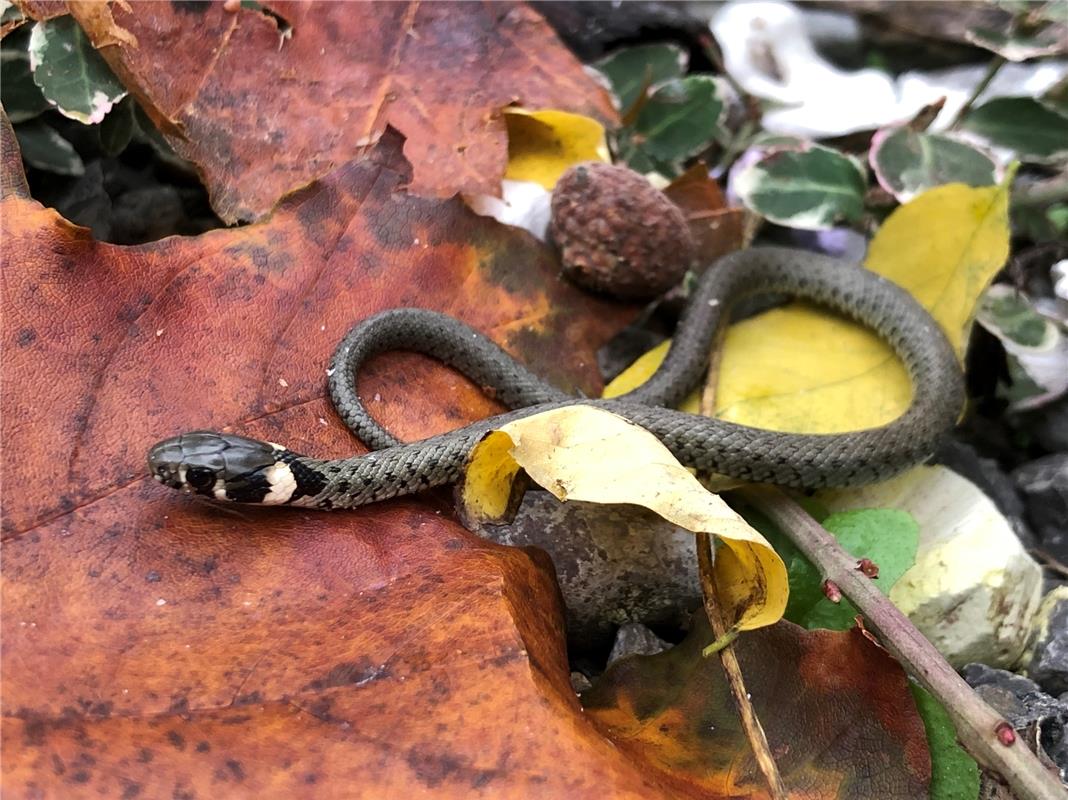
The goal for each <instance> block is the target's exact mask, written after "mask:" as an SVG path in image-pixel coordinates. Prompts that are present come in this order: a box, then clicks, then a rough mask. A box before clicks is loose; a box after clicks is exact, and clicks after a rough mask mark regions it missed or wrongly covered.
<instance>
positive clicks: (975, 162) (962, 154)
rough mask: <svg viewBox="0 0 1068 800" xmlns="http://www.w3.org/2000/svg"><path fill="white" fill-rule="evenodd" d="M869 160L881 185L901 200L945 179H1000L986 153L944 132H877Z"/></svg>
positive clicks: (983, 182)
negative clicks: (940, 133)
mask: <svg viewBox="0 0 1068 800" xmlns="http://www.w3.org/2000/svg"><path fill="white" fill-rule="evenodd" d="M868 160H869V162H870V163H871V167H872V169H873V170H874V171H875V177H876V179H877V180H878V181H879V185H880V186H882V187H883V188H884V189H886V190H887V191H888V192H890V193H891V194H892V195H894V197H896V198H897V199H898V201H899V202H902V203H906V202H908V201H909V200H911V199H912V198H913V197H915V196H916V195H918V194H920V193H921V192H923V191H926V190H927V189H931V188H933V187H935V186H941V185H943V184H946V183H964V184H967V185H968V186H992V185H994V184H995V183H997V167H996V165H995V164H994V160H993V159H992V158H990V157H989V156H988V155H986V154H985V153H982V152H980V151H979V150H977V149H975V148H974V147H970V146H968V145H966V144H962V143H960V142H956V141H954V140H953V139H949V138H947V137H945V136H939V135H938V134H933V133H922V132H919V131H914V130H912V129H910V128H897V129H892V130H882V131H879V132H878V133H876V134H875V136H874V137H873V138H872V147H871V151H870V152H869V153H868Z"/></svg>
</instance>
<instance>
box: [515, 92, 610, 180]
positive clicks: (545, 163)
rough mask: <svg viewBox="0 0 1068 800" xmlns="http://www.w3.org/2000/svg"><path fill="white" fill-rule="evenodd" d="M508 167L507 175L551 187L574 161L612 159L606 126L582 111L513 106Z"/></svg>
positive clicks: (575, 162)
mask: <svg viewBox="0 0 1068 800" xmlns="http://www.w3.org/2000/svg"><path fill="white" fill-rule="evenodd" d="M504 118H505V122H506V123H507V125H508V169H507V170H506V171H505V173H504V177H505V178H508V179H509V180H514V181H531V182H533V183H538V184H540V185H541V186H543V187H545V188H546V189H549V190H550V191H551V190H552V188H553V187H554V186H555V185H556V180H557V178H559V177H560V176H561V175H562V174H563V173H564V171H565V170H566V169H567V168H568V167H570V166H571V165H572V164H577V163H578V162H580V161H605V162H607V161H609V155H608V144H607V142H606V141H605V134H604V126H603V125H601V123H599V122H597V121H596V120H593V119H590V118H589V117H584V116H582V115H581V114H570V113H568V112H566V111H554V110H552V109H545V110H542V111H526V110H524V109H521V108H509V109H507V110H506V111H505V112H504Z"/></svg>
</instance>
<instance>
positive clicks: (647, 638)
mask: <svg viewBox="0 0 1068 800" xmlns="http://www.w3.org/2000/svg"><path fill="white" fill-rule="evenodd" d="M669 649H671V643H670V642H665V641H664V640H663V639H661V638H660V637H659V636H657V635H656V634H655V633H653V632H652V631H651V630H649V629H648V628H647V627H645V626H644V625H642V624H641V623H640V622H628V623H627V624H626V625H620V626H619V630H618V631H616V643H615V644H613V645H612V652H611V653H609V654H608V665H609V666H611V665H612V664H613V663H614V662H616V661H618V660H619V659H621V658H626V657H627V656H655V655H656V654H657V653H663V652H664V651H665V650H669Z"/></svg>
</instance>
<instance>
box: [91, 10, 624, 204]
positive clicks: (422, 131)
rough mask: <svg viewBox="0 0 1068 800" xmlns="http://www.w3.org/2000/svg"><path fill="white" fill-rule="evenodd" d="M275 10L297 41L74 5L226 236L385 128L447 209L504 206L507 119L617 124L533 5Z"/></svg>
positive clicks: (217, 16) (271, 30)
mask: <svg viewBox="0 0 1068 800" xmlns="http://www.w3.org/2000/svg"><path fill="white" fill-rule="evenodd" d="M263 5H264V7H265V8H266V9H268V10H270V11H273V12H275V13H277V14H279V15H280V16H281V17H283V18H284V19H285V20H286V21H287V22H288V23H289V24H290V25H292V28H293V32H292V36H291V37H290V38H287V39H282V38H281V37H280V35H279V29H278V24H277V22H276V21H275V19H273V18H272V17H270V16H267V15H266V14H264V13H262V12H260V11H256V10H251V9H244V8H242V9H240V10H239V11H237V12H236V13H230V12H227V11H225V10H224V9H223V5H222V3H211V4H207V3H131V4H129V5H127V4H125V3H112V4H103V3H98V2H86V1H82V0H75V1H73V2H71V3H70V8H71V13H72V14H73V15H74V16H75V17H76V18H77V19H78V21H79V23H80V24H81V25H82V27H83V28H84V29H85V31H86V33H87V34H88V36H89V38H90V39H91V40H92V41H93V43H94V44H95V45H96V46H97V47H99V48H101V51H100V52H101V54H102V55H103V56H104V57H105V58H106V59H107V61H108V62H109V63H110V64H111V67H112V68H113V69H114V70H115V72H116V74H117V75H118V76H119V77H120V79H121V80H122V81H123V83H124V84H126V86H127V87H128V88H129V89H130V91H131V92H132V93H133V94H134V95H135V96H136V97H137V99H138V101H139V102H140V103H141V105H142V107H143V108H144V109H145V110H146V111H147V112H148V114H149V115H150V116H151V117H152V118H153V120H154V121H155V122H156V124H157V126H158V127H159V128H160V129H161V130H162V131H163V132H164V134H165V135H167V137H168V139H169V140H170V142H171V144H172V145H173V146H174V148H175V150H177V151H178V152H179V153H180V154H181V155H183V156H185V157H186V158H188V159H189V160H190V161H192V162H193V163H195V164H197V165H198V167H199V168H200V170H201V172H202V174H203V177H204V182H205V184H206V185H207V186H208V189H209V191H210V193H211V197H212V204H213V205H214V207H215V210H216V212H217V213H218V214H219V216H221V217H222V218H223V219H224V220H226V221H228V222H234V221H237V220H240V219H257V218H259V217H261V216H262V215H263V214H265V213H266V212H267V211H269V210H270V209H271V208H272V207H273V206H274V204H275V203H276V202H277V200H278V198H280V197H281V196H282V195H284V194H285V193H286V192H289V191H292V190H293V189H296V188H298V187H300V186H302V185H304V184H306V183H308V182H309V181H311V180H314V179H315V178H318V177H320V176H322V175H325V174H326V173H328V172H330V171H331V170H332V169H334V168H335V167H337V166H339V165H341V164H343V163H345V162H346V161H348V160H349V159H351V158H353V157H355V156H356V155H357V154H359V153H360V151H361V148H363V147H365V146H366V144H367V143H368V142H370V141H372V140H373V139H374V138H375V137H377V136H379V135H381V133H382V132H383V131H384V130H385V129H386V126H387V125H391V126H392V127H394V128H396V129H397V130H399V131H400V132H401V133H402V134H404V135H405V137H407V141H406V143H405V146H404V154H405V156H406V157H407V158H408V160H409V161H410V162H411V163H412V165H413V168H414V176H413V181H412V186H411V189H412V191H413V192H415V193H418V194H424V195H429V196H435V197H448V196H451V195H452V194H454V193H456V192H465V193H477V194H497V193H499V190H500V182H501V178H502V176H503V175H504V170H505V165H506V162H507V157H508V142H507V131H506V129H505V123H504V120H503V119H502V114H501V110H502V109H503V108H505V107H506V106H508V105H509V104H512V103H518V104H519V105H522V106H524V107H526V108H558V109H561V110H564V111H574V112H578V113H582V114H586V115H589V116H594V117H597V118H599V119H601V120H602V121H603V122H606V123H611V122H614V121H615V120H616V113H615V111H614V110H613V108H612V104H611V101H610V99H609V96H608V94H607V93H606V92H605V90H604V89H602V88H601V87H600V86H599V85H598V84H597V83H596V82H595V81H594V80H593V79H592V78H590V77H589V76H588V75H587V74H586V73H585V72H584V71H583V68H582V65H581V64H580V63H579V61H578V60H577V59H576V58H575V57H574V56H573V55H571V53H570V52H568V50H567V49H566V48H565V47H564V46H563V45H562V44H561V43H560V42H559V41H558V40H557V38H556V36H555V34H554V33H553V32H552V30H551V29H550V28H549V27H548V25H547V24H546V23H545V22H544V20H542V19H541V17H539V16H538V15H537V14H536V13H534V12H533V11H531V10H530V9H528V8H527V7H525V6H523V5H517V4H512V3H503V2H492V3H473V2H459V3H449V2H440V3H419V2H408V3H296V2H267V3H264V4H263Z"/></svg>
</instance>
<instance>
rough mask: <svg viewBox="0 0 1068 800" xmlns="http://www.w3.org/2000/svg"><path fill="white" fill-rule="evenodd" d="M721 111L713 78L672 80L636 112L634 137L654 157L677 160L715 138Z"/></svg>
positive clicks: (692, 153)
mask: <svg viewBox="0 0 1068 800" xmlns="http://www.w3.org/2000/svg"><path fill="white" fill-rule="evenodd" d="M723 113H724V104H723V100H722V99H720V96H719V87H718V84H717V83H716V80H715V78H712V77H709V76H707V75H690V76H689V77H686V78H679V79H676V80H671V81H668V82H667V83H663V84H661V85H660V86H659V87H657V89H656V91H654V92H653V93H652V94H651V95H650V96H649V99H648V100H647V101H646V103H645V105H643V106H642V109H641V111H640V112H638V119H637V120H636V121H635V123H634V134H635V139H636V140H637V141H638V142H640V147H641V149H642V150H644V151H645V152H646V153H647V154H648V155H649V157H650V158H652V159H653V160H659V161H667V162H670V163H676V162H680V161H682V160H683V159H685V158H688V157H689V156H692V155H695V154H697V153H699V152H701V151H702V150H704V149H705V148H707V147H708V146H709V145H710V144H712V142H713V141H715V139H716V137H717V136H718V135H720V134H721V129H720V120H721V118H722V117H723Z"/></svg>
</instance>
